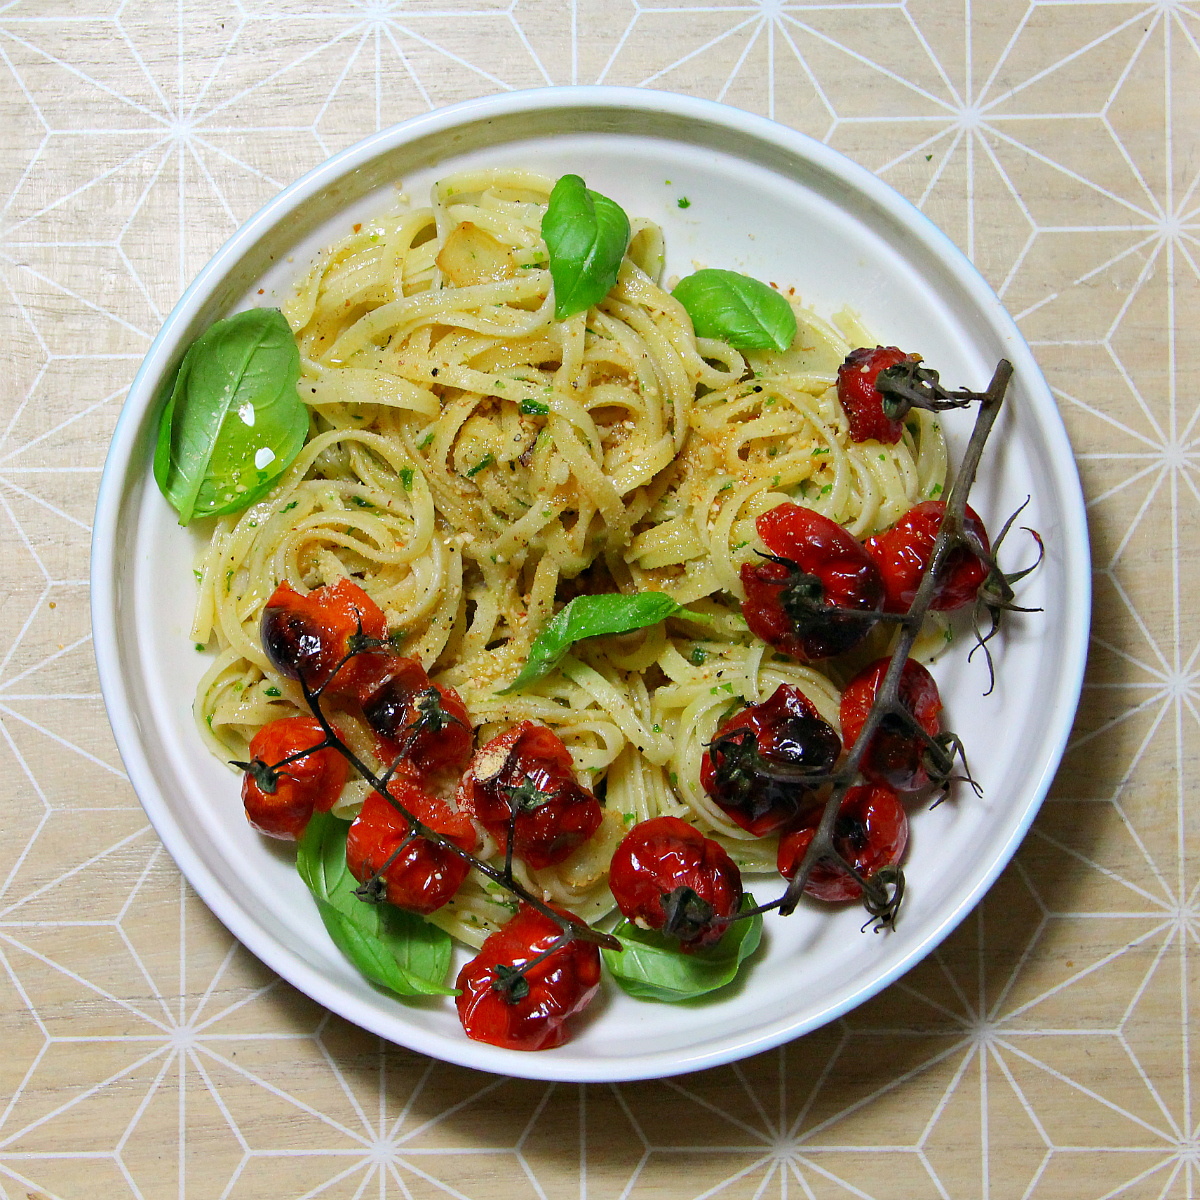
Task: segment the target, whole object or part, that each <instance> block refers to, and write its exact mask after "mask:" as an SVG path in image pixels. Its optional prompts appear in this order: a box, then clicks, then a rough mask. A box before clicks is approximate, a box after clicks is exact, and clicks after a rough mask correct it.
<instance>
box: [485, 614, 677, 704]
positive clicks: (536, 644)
mask: <svg viewBox="0 0 1200 1200" xmlns="http://www.w3.org/2000/svg"><path fill="white" fill-rule="evenodd" d="M682 611H683V608H682V606H681V605H679V604H676V603H675V601H674V600H672V599H671V597H670V596H667V595H665V594H664V593H662V592H638V593H637V595H635V596H621V595H617V594H615V593H611V594H606V595H602V596H576V597H575V599H574V600H572V601H571V603H570V604H568V605H567V606H566V607H565V608H563V609H560V610H559V611H558V612H557V613H556V614H555V615H554V617H553V618H552V619H551V620H550V621H549V622H548V623H547V624H546V626H545V628H544V629H543V630H542V631H541V633H539V634H538V635H537V637H536V638H534V640H533V645H532V646H530V648H529V658H528V659H527V660H526V662H525V665H524V666H523V667H522V668H521V673H520V674H519V675H518V676H517V677H516V679H514V680H513V681H512V683H510V684H509V685H508V687H506V688H504V689H502V690H501V692H500V695H502V696H506V695H507V694H508V693H509V692H516V691H519V690H520V689H521V688H523V687H526V686H527V685H528V684H531V683H533V682H535V681H536V680H538V679H541V678H542V676H543V675H548V674H549V673H550V672H551V671H553V670H554V668H555V667H556V666H558V664H559V663H560V662H562V660H563V659H564V658H565V657H566V654H567V651H568V650H570V649H571V647H572V646H573V645H574V644H575V643H576V642H577V641H579V640H580V639H581V638H589V637H599V636H600V635H602V634H606V633H632V632H633V631H634V630H635V629H644V628H645V627H646V626H647V625H657V624H658V623H659V621H665V620H666V619H667V618H668V617H673V616H674V615H675V614H676V613H677V612H682ZM693 615H694V614H693ZM697 619H699V618H697Z"/></svg>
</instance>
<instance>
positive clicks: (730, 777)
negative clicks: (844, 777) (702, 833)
mask: <svg viewBox="0 0 1200 1200" xmlns="http://www.w3.org/2000/svg"><path fill="white" fill-rule="evenodd" d="M841 752H842V741H841V738H839V737H838V735H837V733H836V731H835V730H834V728H833V726H832V725H830V724H829V723H828V722H827V721H825V720H824V719H823V718H822V717H821V716H820V715H819V714H818V712H817V710H816V708H815V707H814V706H813V703H812V701H811V700H809V699H808V697H807V696H805V695H804V693H803V692H802V691H800V689H799V688H798V687H796V686H794V685H793V684H790V683H783V684H780V685H779V687H777V688H776V689H775V691H774V692H773V693H772V694H771V695H770V696H769V697H768V698H767V699H766V700H764V701H763V702H762V703H761V704H752V705H750V707H748V708H744V709H743V710H742V711H741V712H739V713H735V714H734V715H733V716H732V717H730V719H729V720H728V721H726V722H725V724H724V725H722V726H721V727H720V729H718V730H717V732H716V734H715V735H714V736H713V740H712V742H711V743H710V745H709V749H708V752H707V753H706V754H705V755H704V758H703V759H702V760H701V764H700V786H701V787H703V788H704V790H705V791H706V792H707V793H708V794H709V795H710V796H711V797H712V798H713V800H714V801H716V803H717V804H718V805H719V806H720V807H721V808H722V810H724V812H725V813H727V814H728V816H729V817H730V818H731V819H732V820H733V821H735V822H736V823H737V824H738V825H740V826H741V827H742V828H743V829H745V830H747V831H748V832H750V833H752V834H754V835H755V836H756V837H765V836H766V835H767V834H769V833H773V832H774V831H775V830H777V829H779V828H781V827H782V826H784V825H787V824H788V823H790V822H791V821H793V820H794V819H795V817H796V815H797V814H798V813H799V812H800V810H801V809H802V808H804V807H806V806H807V805H809V804H811V803H812V802H813V792H814V789H815V788H817V787H819V786H820V781H819V780H817V781H816V782H806V780H805V776H820V775H828V774H829V773H831V772H832V771H833V769H834V767H835V765H836V764H837V760H838V758H839V757H840V755H841ZM772 772H774V775H773V774H772Z"/></svg>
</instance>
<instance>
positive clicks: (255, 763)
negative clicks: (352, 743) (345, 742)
mask: <svg viewBox="0 0 1200 1200" xmlns="http://www.w3.org/2000/svg"><path fill="white" fill-rule="evenodd" d="M324 740H325V731H324V730H323V729H322V728H321V723H320V722H319V721H318V720H317V719H316V718H315V717H283V718H281V719H280V720H278V721H272V722H271V723H270V724H268V725H264V726H263V727H262V728H261V729H260V730H259V731H258V732H257V733H256V734H255V735H254V738H253V740H252V741H251V743H250V762H249V764H247V765H246V774H245V775H244V776H243V778H242V803H243V804H244V805H245V806H246V816H247V818H248V819H249V821H250V824H251V825H253V826H254V828H255V829H257V830H258V831H259V832H260V833H265V834H267V835H268V836H269V837H275V838H283V839H285V840H287V841H295V840H296V839H297V838H298V837H299V836H300V835H301V834H302V833H303V832H304V827H305V826H306V825H307V824H308V820H309V818H310V817H311V816H312V815H313V812H314V810H315V811H317V812H328V811H329V809H330V808H331V807H332V806H333V803H334V801H335V800H337V798H338V796H340V795H341V793H342V788H343V787H344V786H345V783H346V776H347V768H346V760H345V759H344V758H343V757H342V756H341V755H340V754H339V753H338V752H337V751H336V750H334V749H333V747H332V746H326V747H325V748H324V749H322V750H313V752H312V753H311V754H304V753H303V751H305V750H309V749H311V748H312V747H313V746H319V745H320V744H321V743H322V742H323V741H324ZM296 754H299V755H300V757H298V758H293V757H292V756H293V755H296ZM289 760H290V761H289ZM239 765H240V764H239Z"/></svg>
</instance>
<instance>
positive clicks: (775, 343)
mask: <svg viewBox="0 0 1200 1200" xmlns="http://www.w3.org/2000/svg"><path fill="white" fill-rule="evenodd" d="M671 295H672V296H674V297H675V299H676V300H678V301H679V303H680V304H682V305H683V307H684V308H686V309H687V313H688V316H689V317H691V318H692V328H693V329H695V331H696V336H697V337H706V338H720V339H721V340H722V341H726V342H728V343H729V344H730V345H731V346H732V347H733V348H734V349H735V350H786V349H787V348H788V347H789V346H790V345H791V344H792V339H793V338H794V337H795V336H796V314H795V313H794V312H793V311H792V306H791V305H790V304H789V303H788V302H787V300H786V299H785V298H784V297H783V296H781V295H780V294H779V293H778V292H777V291H775V289H774V288H769V287H767V285H766V284H765V283H762V282H760V281H759V280H757V279H751V278H750V276H749V275H739V274H738V273H737V272H736V271H719V270H716V269H711V268H710V269H706V270H703V271H697V272H696V273H695V274H694V275H687V276H685V277H684V278H683V279H681V280H680V281H679V282H678V283H677V284H676V285H675V290H674V291H673V292H672V293H671Z"/></svg>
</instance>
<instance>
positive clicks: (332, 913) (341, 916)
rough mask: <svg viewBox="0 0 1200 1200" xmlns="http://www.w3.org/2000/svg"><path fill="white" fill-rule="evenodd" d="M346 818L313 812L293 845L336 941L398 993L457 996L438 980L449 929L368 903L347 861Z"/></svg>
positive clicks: (445, 966)
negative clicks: (358, 895)
mask: <svg viewBox="0 0 1200 1200" xmlns="http://www.w3.org/2000/svg"><path fill="white" fill-rule="evenodd" d="M349 828H350V822H349V821H341V820H339V819H338V818H337V817H334V816H331V815H330V814H329V813H313V815H312V818H311V819H310V820H309V822H308V825H307V827H306V828H305V830H304V833H303V835H302V836H301V838H300V842H299V845H298V846H297V849H296V869H297V870H298V871H299V872H300V878H301V879H303V880H304V882H305V883H306V884H307V885H308V889H309V891H311V892H312V894H313V896H314V898H315V899H316V901H317V911H318V912H319V913H320V914H321V920H322V921H323V922H324V923H325V928H326V929H327V930H328V931H329V936H330V937H331V938H332V939H333V942H334V945H335V946H337V948H338V949H339V950H340V951H341V952H342V953H343V954H344V955H345V956H346V957H347V958H348V959H349V960H350V961H351V962H352V963H353V964H354V965H355V966H356V967H357V968H358V969H359V970H360V971H361V972H362V973H363V974H364V975H365V976H366V977H367V978H368V979H369V980H371V982H372V983H377V984H379V985H380V986H381V987H385V988H388V989H389V990H390V991H393V992H395V993H396V994H397V995H400V996H456V995H457V994H458V993H457V991H456V990H455V989H454V988H447V987H444V986H443V985H442V983H441V982H440V981H441V980H443V979H445V978H446V973H447V971H449V969H450V954H451V946H450V935H449V934H448V933H446V931H445V930H443V929H439V928H438V927H437V926H436V925H431V924H430V923H429V922H428V921H426V920H424V919H423V918H422V917H420V916H418V915H417V914H416V913H411V912H407V911H406V910H404V909H402V908H396V907H395V906H394V905H392V904H368V903H366V902H364V901H362V900H360V899H359V898H358V897H357V896H356V895H355V894H354V889H355V888H356V887H357V886H358V881H357V880H356V879H355V878H354V876H353V875H351V874H350V869H349V868H348V867H347V866H346V831H347V830H348V829H349Z"/></svg>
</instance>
